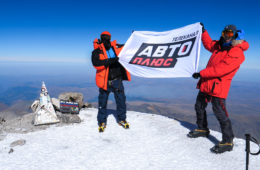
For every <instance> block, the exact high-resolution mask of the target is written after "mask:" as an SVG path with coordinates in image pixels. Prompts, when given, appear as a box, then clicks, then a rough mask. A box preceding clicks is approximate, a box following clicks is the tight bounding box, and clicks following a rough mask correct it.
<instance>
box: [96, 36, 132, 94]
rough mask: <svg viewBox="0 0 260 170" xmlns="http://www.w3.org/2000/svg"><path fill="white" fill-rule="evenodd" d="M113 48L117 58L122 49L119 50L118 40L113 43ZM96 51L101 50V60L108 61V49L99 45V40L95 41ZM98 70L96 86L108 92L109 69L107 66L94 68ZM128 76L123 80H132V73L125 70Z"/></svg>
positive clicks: (101, 44)
mask: <svg viewBox="0 0 260 170" xmlns="http://www.w3.org/2000/svg"><path fill="white" fill-rule="evenodd" d="M111 48H113V49H114V52H115V53H116V56H118V55H119V53H120V51H121V50H122V47H121V48H117V44H116V40H114V41H112V42H111ZM94 49H99V50H101V53H100V54H99V59H100V60H106V59H108V56H107V52H106V49H105V47H104V45H103V43H99V41H98V39H95V40H94ZM94 67H95V68H96V70H97V71H96V84H97V86H98V87H99V88H102V89H104V90H107V82H108V73H109V67H105V66H94ZM125 73H126V75H125V76H123V80H128V81H130V80H131V75H130V73H129V72H128V71H127V70H125Z"/></svg>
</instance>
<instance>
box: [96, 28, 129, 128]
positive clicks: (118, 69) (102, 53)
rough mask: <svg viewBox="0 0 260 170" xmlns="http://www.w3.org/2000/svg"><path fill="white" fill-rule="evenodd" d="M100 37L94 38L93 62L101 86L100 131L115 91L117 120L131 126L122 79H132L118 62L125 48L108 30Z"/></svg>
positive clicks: (127, 126) (99, 102) (104, 125)
mask: <svg viewBox="0 0 260 170" xmlns="http://www.w3.org/2000/svg"><path fill="white" fill-rule="evenodd" d="M100 38H101V39H100V40H99V39H95V40H94V50H93V52H92V64H93V66H94V67H95V68H96V70H97V71H96V84H97V86H98V87H99V96H98V115H97V120H98V126H99V128H98V129H99V132H104V130H105V128H106V122H107V109H106V108H107V100H108V97H109V93H110V92H113V93H114V97H115V101H116V105H117V121H118V124H119V125H121V126H123V127H124V128H126V129H127V128H129V124H128V122H127V121H126V96H125V93H124V86H123V83H122V80H128V81H130V80H131V76H130V74H129V72H128V71H127V70H125V69H124V68H123V67H122V65H121V64H120V63H119V62H118V55H119V53H120V51H121V49H122V48H123V47H122V45H118V44H117V43H116V41H115V40H114V41H112V42H111V41H110V40H111V34H110V33H109V32H108V31H104V32H102V33H101V36H100Z"/></svg>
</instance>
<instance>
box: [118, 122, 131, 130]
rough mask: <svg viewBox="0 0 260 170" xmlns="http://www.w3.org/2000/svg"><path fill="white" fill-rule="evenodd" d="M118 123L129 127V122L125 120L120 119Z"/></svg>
mask: <svg viewBox="0 0 260 170" xmlns="http://www.w3.org/2000/svg"><path fill="white" fill-rule="evenodd" d="M118 124H119V125H120V126H122V127H123V128H125V129H129V123H128V122H127V121H125V120H122V121H119V122H118Z"/></svg>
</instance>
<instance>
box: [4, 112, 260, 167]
mask: <svg viewBox="0 0 260 170" xmlns="http://www.w3.org/2000/svg"><path fill="white" fill-rule="evenodd" d="M96 116H97V109H93V108H91V109H86V110H83V111H81V112H80V117H81V119H82V120H83V122H82V123H80V124H72V125H68V126H62V127H57V126H56V125H52V126H51V127H50V128H48V129H46V130H42V131H38V132H32V133H28V134H8V135H7V137H6V138H5V139H4V140H3V141H0V169H1V170H2V169H14V170H17V169H19V170H21V169H22V170H23V169H24V170H28V169H37V170H39V169H48V170H49V169H77V170H78V169H95V170H96V169H124V170H125V169H176V170H178V169H179V170H184V169H187V170H191V169H198V170H202V169H205V170H209V169H210V170H213V169H218V170H224V169H227V170H239V169H241V170H242V169H245V141H244V140H243V139H235V140H234V144H235V145H234V149H233V151H232V152H226V153H223V154H213V153H211V152H210V150H209V149H210V148H211V147H212V146H214V143H215V142H216V139H218V140H220V139H221V133H219V132H215V131H211V135H212V136H211V137H210V138H209V139H208V138H197V139H190V138H187V137H186V134H187V133H188V132H189V128H191V125H190V124H189V123H185V122H181V121H178V120H174V119H169V118H167V117H163V116H159V115H152V114H145V113H139V112H134V111H128V112H127V116H128V118H127V120H128V121H129V123H130V129H124V128H122V127H121V126H119V125H118V124H117V123H116V120H115V118H114V116H113V115H109V116H108V122H107V128H106V130H105V132H104V133H99V132H98V127H97V120H96ZM19 139H24V140H26V143H25V145H23V146H16V147H14V148H13V150H14V151H13V152H12V153H8V152H9V150H10V144H11V143H12V142H13V141H16V140H19ZM251 147H252V151H257V149H258V148H257V146H256V145H253V144H252V145H251ZM249 169H250V170H253V169H254V170H259V169H260V156H250V165H249Z"/></svg>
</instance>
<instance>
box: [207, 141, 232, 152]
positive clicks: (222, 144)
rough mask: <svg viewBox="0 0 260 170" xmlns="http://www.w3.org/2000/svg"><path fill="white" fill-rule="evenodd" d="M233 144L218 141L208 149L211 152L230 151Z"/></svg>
mask: <svg viewBox="0 0 260 170" xmlns="http://www.w3.org/2000/svg"><path fill="white" fill-rule="evenodd" d="M233 146H234V144H233V142H220V143H219V144H217V145H215V146H214V147H212V148H211V149H210V151H211V152H213V153H223V152H226V151H232V149H233Z"/></svg>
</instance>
